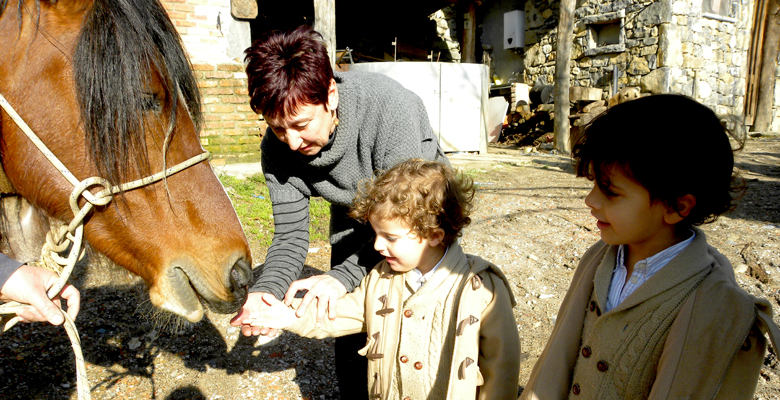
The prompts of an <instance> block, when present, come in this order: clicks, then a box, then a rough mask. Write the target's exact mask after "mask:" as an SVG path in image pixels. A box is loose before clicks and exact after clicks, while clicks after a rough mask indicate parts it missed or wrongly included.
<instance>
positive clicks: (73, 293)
mask: <svg viewBox="0 0 780 400" xmlns="http://www.w3.org/2000/svg"><path fill="white" fill-rule="evenodd" d="M58 279H59V276H58V275H57V274H55V273H54V272H52V271H49V270H46V269H43V268H38V267H31V266H29V265H22V266H21V267H19V269H17V270H16V272H14V273H13V274H12V275H11V276H10V277H9V278H8V280H7V281H6V282H5V284H4V285H3V287H2V288H1V289H0V300H3V301H16V302H19V303H23V304H29V305H31V306H32V307H25V308H23V309H22V310H20V311H18V312H17V313H16V315H17V317H18V318H19V321H21V322H34V321H41V322H43V321H48V322H49V323H51V324H54V325H60V324H62V323H63V322H65V317H63V316H62V311H61V310H60V308H61V307H62V303H61V302H60V299H65V301H66V304H67V305H68V315H69V316H70V318H71V319H76V315H78V313H79V305H80V300H81V295H80V294H79V291H78V289H76V288H75V287H73V286H71V285H70V284H66V285H65V286H64V287H63V288H62V290H61V291H60V293H59V295H57V296H56V297H55V298H54V299H49V296H48V294H47V292H48V290H49V289H50V288H51V287H52V286H54V285H55V284H56V283H57V280H58Z"/></svg>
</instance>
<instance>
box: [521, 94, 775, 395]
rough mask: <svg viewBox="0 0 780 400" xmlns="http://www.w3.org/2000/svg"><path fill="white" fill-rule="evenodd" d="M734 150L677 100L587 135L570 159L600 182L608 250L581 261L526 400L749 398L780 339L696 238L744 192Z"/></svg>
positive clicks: (597, 206) (626, 112)
mask: <svg viewBox="0 0 780 400" xmlns="http://www.w3.org/2000/svg"><path fill="white" fill-rule="evenodd" d="M660 116H663V118H661V117H660ZM639 120H641V122H639ZM729 136H730V134H729V132H728V131H727V130H726V129H725V128H724V127H723V125H722V124H721V121H720V120H719V118H718V117H717V116H716V115H715V113H713V112H712V111H711V110H710V109H709V108H707V107H705V106H704V105H701V104H699V103H697V102H696V101H694V100H692V99H690V98H687V97H684V96H679V95H656V96H649V97H644V98H640V99H637V100H633V101H630V102H626V103H622V104H618V105H616V106H615V107H613V108H610V109H609V110H607V111H606V112H605V113H604V114H602V115H601V116H599V117H598V118H596V119H595V120H593V121H592V122H591V124H590V125H589V126H587V127H586V129H585V131H584V132H583V135H582V137H581V138H580V139H579V140H578V142H577V144H576V145H575V146H574V150H573V153H572V156H573V159H574V161H575V169H576V171H577V176H580V177H586V178H588V179H589V180H590V181H593V182H594V184H593V190H591V192H590V194H588V196H587V197H586V198H585V205H587V206H588V207H589V208H590V210H591V214H592V215H593V216H594V217H595V218H596V220H597V226H598V228H599V230H600V232H601V241H599V242H598V243H596V244H595V245H594V246H592V247H591V248H590V249H589V250H588V251H587V252H586V253H585V254H584V255H583V257H582V260H581V261H580V264H579V266H578V267H577V270H576V272H575V274H574V277H573V279H572V283H571V285H570V286H569V290H568V292H567V293H566V296H565V298H564V299H563V303H562V304H561V307H560V310H559V312H558V317H557V322H556V324H555V327H554V328H553V332H552V334H551V336H550V339H549V340H548V342H547V345H546V347H545V349H544V350H543V352H542V353H541V355H540V357H539V360H538V361H537V363H536V365H535V366H534V368H533V371H532V372H531V377H530V379H529V382H528V384H527V386H526V387H525V390H524V391H523V394H522V398H524V399H544V400H547V399H564V398H570V399H572V398H576V399H751V398H752V397H753V392H754V391H755V387H756V382H757V380H758V373H759V370H760V368H761V365H762V362H763V359H764V353H765V351H766V346H767V343H766V338H765V337H764V335H763V332H765V331H769V332H770V334H771V335H770V337H772V338H773V343H774V338H775V337H780V336H778V334H779V333H780V331H778V329H777V326H776V325H775V323H774V322H773V321H772V319H771V316H772V310H771V305H770V304H769V302H767V301H766V300H763V299H758V298H755V297H753V296H751V295H749V294H748V293H746V292H745V291H744V290H743V289H741V288H740V287H739V285H738V284H737V282H736V279H735V276H734V271H733V269H732V266H731V264H730V263H729V261H728V259H727V258H726V257H725V256H723V254H721V253H720V252H718V251H717V250H716V249H715V248H713V247H711V246H709V245H708V244H707V238H706V236H705V234H704V232H702V231H701V230H700V229H698V228H697V227H696V226H698V225H701V224H704V223H708V222H712V221H714V220H715V219H716V218H717V217H718V216H719V215H720V214H723V213H725V212H726V211H728V210H730V209H731V208H732V207H733V206H734V203H735V199H736V197H738V195H739V194H740V192H741V189H740V186H741V181H739V180H738V179H737V177H736V175H735V173H734V155H733V150H732V145H731V141H730V139H729ZM738 142H739V143H738V144H741V141H740V140H738Z"/></svg>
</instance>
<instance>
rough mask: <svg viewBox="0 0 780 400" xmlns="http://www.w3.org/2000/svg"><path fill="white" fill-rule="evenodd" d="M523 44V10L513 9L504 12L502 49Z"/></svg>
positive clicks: (514, 47) (519, 46) (518, 46)
mask: <svg viewBox="0 0 780 400" xmlns="http://www.w3.org/2000/svg"><path fill="white" fill-rule="evenodd" d="M524 46H525V12H524V11H521V10H514V11H509V12H505V13H504V49H518V48H523V47H524Z"/></svg>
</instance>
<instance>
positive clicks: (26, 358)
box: [0, 267, 337, 399]
mask: <svg viewBox="0 0 780 400" xmlns="http://www.w3.org/2000/svg"><path fill="white" fill-rule="evenodd" d="M306 269H307V270H306V271H305V273H304V274H305V275H311V274H313V273H321V272H319V271H316V270H314V269H312V268H309V267H306ZM77 280H78V279H77ZM76 285H78V282H76ZM81 298H82V305H81V311H80V312H79V317H78V318H77V320H76V325H77V327H78V330H79V334H80V337H81V345H82V352H83V355H84V360H85V361H86V363H87V365H88V366H89V367H88V376H89V379H90V384H91V388H92V391H93V393H110V392H111V391H112V390H120V387H122V385H123V384H124V382H128V381H133V380H134V378H135V380H137V379H141V380H148V382H149V383H150V384H151V386H152V393H156V395H154V397H152V398H166V399H176V398H180V397H181V396H180V395H182V394H183V393H184V392H182V391H185V392H186V393H194V392H192V391H193V390H195V391H197V392H198V393H199V392H200V389H199V388H198V387H197V386H193V383H192V382H193V378H192V377H193V376H195V377H208V376H209V375H214V376H217V375H219V376H222V377H223V379H231V378H230V376H233V375H241V374H244V373H245V372H248V371H249V372H252V371H254V372H263V373H273V372H278V371H284V370H289V369H294V370H295V374H294V376H295V378H294V381H295V383H296V384H298V386H299V389H300V391H301V393H302V394H306V395H311V396H314V397H316V398H331V396H333V395H334V394H335V393H337V389H336V385H335V380H336V378H335V371H334V368H333V340H331V339H326V340H315V339H306V338H300V337H298V336H296V335H294V334H291V333H285V334H283V335H282V336H281V337H279V338H278V339H277V340H275V341H274V342H272V343H269V344H268V345H265V346H256V345H255V343H256V340H255V338H247V337H244V336H242V335H241V334H240V332H239V331H238V329H237V328H234V327H230V326H229V325H228V322H229V320H230V317H231V316H229V315H216V314H211V313H207V317H206V318H204V319H203V320H202V321H201V322H199V323H196V324H189V323H181V322H179V321H178V320H176V321H172V320H171V321H164V318H159V317H154V316H151V317H150V311H149V309H150V308H151V306H149V305H148V297H146V295H145V294H144V291H143V287H142V285H140V284H136V285H113V286H110V285H106V286H99V287H94V288H87V289H81ZM73 359H74V357H73V350H72V349H71V344H70V341H69V339H68V337H67V335H66V334H65V332H64V330H63V329H62V328H61V327H53V326H50V325H48V324H41V323H36V324H18V325H17V326H16V327H14V328H13V329H11V330H10V331H8V332H6V333H5V334H3V335H0V360H3V362H2V363H0V398H3V399H6V398H8V399H30V398H34V399H62V398H70V396H71V395H72V394H73V393H74V391H75V389H76V377H75V364H74V360H73ZM220 370H221V372H220ZM163 376H165V377H170V376H182V379H181V384H180V385H177V386H175V387H170V386H166V387H163V386H165V385H163V383H162V380H161V377H163ZM225 376H227V378H224V377H225ZM240 380H241V377H239V376H236V379H235V382H239V381H240ZM166 381H170V379H166ZM253 389H254V390H255V392H256V393H257V391H258V390H259V391H260V392H262V390H264V389H263V387H262V386H261V385H260V384H258V386H257V387H256V388H253ZM177 393H178V394H177ZM93 396H94V395H93ZM156 396H159V397H156ZM224 396H225V395H223V397H224ZM311 396H310V397H311ZM321 396H325V397H321ZM185 397H187V398H193V397H192V396H185ZM227 397H229V396H227ZM227 397H224V398H227ZM195 398H197V396H195Z"/></svg>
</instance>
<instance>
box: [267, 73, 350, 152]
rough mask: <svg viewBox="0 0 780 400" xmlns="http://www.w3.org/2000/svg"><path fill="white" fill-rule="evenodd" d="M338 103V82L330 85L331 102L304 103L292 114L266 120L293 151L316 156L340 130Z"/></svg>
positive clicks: (329, 99) (329, 98)
mask: <svg viewBox="0 0 780 400" xmlns="http://www.w3.org/2000/svg"><path fill="white" fill-rule="evenodd" d="M337 106H338V90H337V89H336V82H335V81H331V85H330V87H329V88H328V104H317V105H315V104H303V105H301V106H299V107H298V110H297V111H296V113H294V114H292V115H280V116H277V117H276V118H267V119H266V122H267V123H268V127H269V128H271V131H272V132H273V133H274V135H276V137H277V138H278V139H279V140H280V141H282V142H284V143H286V144H287V145H288V146H290V150H292V151H297V152H299V153H301V154H304V155H307V156H313V155H316V154H317V153H319V152H320V150H322V148H323V147H325V145H326V144H328V140H329V139H330V135H331V133H332V132H333V131H334V130H335V129H336V125H335V124H334V122H333V117H334V116H333V112H335V110H336V107H337Z"/></svg>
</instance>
